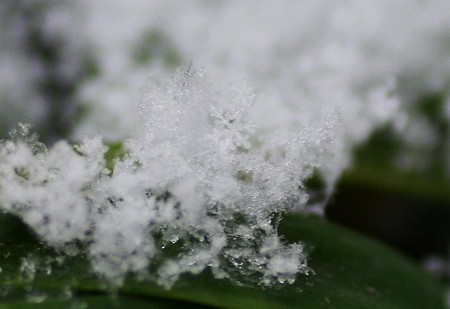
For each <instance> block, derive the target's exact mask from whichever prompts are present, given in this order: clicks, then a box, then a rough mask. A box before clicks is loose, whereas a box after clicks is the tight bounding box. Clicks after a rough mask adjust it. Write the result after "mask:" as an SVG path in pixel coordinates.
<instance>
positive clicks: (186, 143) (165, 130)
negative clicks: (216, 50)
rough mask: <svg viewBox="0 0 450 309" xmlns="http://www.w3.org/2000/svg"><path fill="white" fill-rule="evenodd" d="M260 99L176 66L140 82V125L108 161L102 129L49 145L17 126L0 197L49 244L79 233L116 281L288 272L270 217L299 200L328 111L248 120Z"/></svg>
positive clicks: (2, 167) (318, 152) (325, 137)
mask: <svg viewBox="0 0 450 309" xmlns="http://www.w3.org/2000/svg"><path fill="white" fill-rule="evenodd" d="M257 106H258V99H257V98H256V97H255V95H254V94H253V92H252V89H251V87H249V86H247V85H245V84H244V85H243V86H242V87H237V86H229V87H225V88H223V89H222V88H219V87H217V86H215V85H213V84H211V83H210V82H209V81H208V79H207V77H206V74H205V73H204V72H203V71H202V70H198V69H192V68H188V69H180V70H178V71H177V72H176V73H175V74H174V75H173V77H172V78H170V79H169V80H168V81H166V82H164V83H160V84H157V83H151V84H149V85H148V86H147V87H146V88H144V89H143V94H142V100H141V102H140V104H139V105H138V111H139V114H140V122H139V123H138V126H139V127H140V129H139V132H140V133H139V134H137V135H136V136H134V137H133V138H131V139H129V140H128V141H127V142H126V143H125V145H124V147H125V149H126V155H125V156H124V157H123V158H121V159H117V160H116V162H115V167H114V171H113V172H111V171H108V170H106V169H105V160H104V159H103V157H104V154H105V151H106V147H105V146H104V145H103V144H102V142H101V141H100V139H99V138H93V139H86V140H84V141H83V142H82V143H80V144H77V145H76V146H74V147H72V146H70V145H69V144H68V143H67V142H65V141H62V142H59V143H57V144H55V145H54V146H53V147H52V148H51V149H48V150H47V149H46V148H45V147H44V146H42V144H40V143H39V142H37V141H36V139H35V138H27V137H26V136H27V133H28V132H27V131H28V127H26V126H22V127H21V129H20V130H18V131H16V132H15V134H13V137H14V138H13V139H12V140H9V141H5V142H3V143H2V144H1V147H0V176H1V177H0V205H2V208H3V210H6V211H8V212H11V213H14V214H16V215H18V216H19V217H21V218H22V219H23V220H24V221H25V222H26V223H27V224H29V225H30V226H31V227H32V228H33V229H34V230H35V231H36V233H37V234H39V236H40V237H42V238H43V239H44V240H45V241H46V242H47V243H48V244H49V245H52V246H56V247H62V246H66V248H73V245H71V243H73V242H74V241H75V240H77V241H81V242H84V243H85V244H86V245H87V250H88V256H89V257H90V260H91V263H92V268H93V270H94V271H95V272H96V273H98V274H99V275H100V276H102V277H104V278H106V279H107V280H108V281H109V282H112V283H114V284H120V283H121V282H122V280H123V279H124V277H125V275H126V274H128V273H134V274H136V276H137V278H151V279H154V280H156V281H157V282H158V283H159V284H161V285H163V286H166V287H170V286H171V285H172V284H173V283H174V282H175V281H176V280H177V279H178V278H179V276H180V275H181V274H183V273H188V272H190V273H193V274H197V273H199V272H201V271H203V270H204V269H205V268H209V269H211V271H212V273H213V274H214V275H215V276H216V277H218V278H225V277H228V278H231V279H234V280H237V281H245V280H247V281H251V282H259V283H261V284H273V283H275V282H282V283H284V282H288V283H292V282H293V281H294V280H295V278H296V276H297V274H298V273H305V272H307V271H308V266H307V262H306V256H305V253H304V251H303V247H302V246H301V244H298V243H297V244H285V243H284V242H283V241H282V240H281V238H280V237H279V235H278V233H277V227H278V223H279V220H280V218H281V216H282V215H283V214H284V213H285V212H286V211H288V210H290V209H292V208H293V207H302V206H304V205H305V203H306V200H307V198H308V196H307V194H306V192H305V190H304V181H305V180H306V179H307V178H309V177H310V176H311V175H312V173H313V172H314V170H315V169H316V168H317V167H319V166H321V165H322V163H323V162H324V161H325V160H327V159H329V158H330V156H331V153H330V149H332V145H333V132H334V128H335V125H336V117H335V116H333V115H329V117H325V118H323V119H321V120H319V119H317V121H316V122H315V123H309V122H308V123H298V125H297V126H296V127H292V128H278V129H276V130H267V127H264V126H261V125H258V123H257V122H256V121H254V120H253V115H254V113H255V112H254V109H258V107H257ZM67 246H69V247H67ZM65 251H67V250H65ZM75 254H76V252H75ZM243 278H246V279H243Z"/></svg>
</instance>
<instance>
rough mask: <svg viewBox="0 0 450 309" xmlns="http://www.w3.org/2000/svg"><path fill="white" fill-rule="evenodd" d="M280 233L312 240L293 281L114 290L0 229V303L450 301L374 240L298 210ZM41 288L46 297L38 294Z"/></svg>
mask: <svg viewBox="0 0 450 309" xmlns="http://www.w3.org/2000/svg"><path fill="white" fill-rule="evenodd" d="M10 221H11V218H10V217H9V216H8V217H3V218H1V219H0V223H2V225H1V227H2V228H1V229H9V227H8V225H9V223H8V222H10ZM11 224H12V225H15V227H13V228H12V229H10V230H15V231H16V233H18V230H17V221H16V220H12V223H11ZM26 233H27V232H26V231H25V234H26ZM280 233H281V234H282V235H285V236H286V240H287V241H289V242H291V241H302V242H303V243H305V244H306V249H307V250H308V251H309V257H310V266H311V268H312V269H313V271H314V274H310V275H309V276H306V275H301V276H299V277H298V279H297V281H296V282H295V283H294V284H292V285H281V284H280V285H279V286H275V287H270V288H267V287H266V288H263V287H260V286H239V285H237V284H234V283H232V282H230V281H228V280H217V279H214V278H213V277H212V275H211V274H210V273H209V272H204V273H202V274H201V275H199V276H191V275H186V276H183V277H182V278H181V279H180V280H179V281H178V282H177V283H176V284H175V285H174V287H173V288H172V289H171V290H165V289H163V288H161V287H159V286H157V285H156V284H154V283H152V282H139V281H137V280H136V279H134V278H129V280H127V282H126V283H125V285H124V287H123V288H121V289H120V290H118V291H115V292H114V293H112V292H111V291H110V289H108V287H107V286H106V285H105V284H104V282H102V281H101V280H100V279H98V278H96V277H95V276H93V275H92V274H91V273H90V272H89V266H88V262H87V261H86V260H85V259H84V258H83V257H80V256H79V255H78V256H76V257H73V258H66V260H65V262H64V263H62V264H61V265H59V264H58V260H57V259H56V256H57V255H56V253H55V252H54V251H53V250H50V249H48V248H45V247H44V246H42V245H40V244H39V243H38V242H37V241H33V240H32V237H30V236H27V237H24V238H20V237H17V236H14V235H13V237H12V238H14V242H12V241H10V235H8V234H6V233H0V243H2V246H1V247H0V249H1V251H0V252H1V254H0V267H1V268H2V273H1V274H0V299H1V301H0V308H1V309H3V308H66V307H70V306H72V307H73V308H77V307H76V306H77V305H78V304H81V305H83V304H87V305H88V306H89V308H103V307H104V308H106V307H114V306H115V307H117V308H131V307H137V308H139V307H149V308H171V307H177V306H178V307H179V308H180V307H193V305H194V304H195V306H197V307H198V306H200V305H202V306H213V307H216V308H446V306H445V301H444V299H445V297H444V295H445V293H444V289H443V287H442V286H441V285H440V284H439V283H437V282H436V281H435V280H434V279H433V278H431V277H430V276H429V275H427V274H425V273H424V272H423V271H422V270H421V269H420V268H419V267H418V266H417V265H415V264H413V263H412V262H410V261H409V260H408V259H406V258H405V257H403V256H401V255H400V254H398V253H396V252H395V251H393V250H391V249H389V248H387V247H385V246H383V245H381V244H379V243H377V242H375V241H373V240H370V239H367V238H365V237H363V236H361V235H358V234H356V233H354V232H351V231H349V230H347V229H344V228H342V227H339V226H336V225H334V224H330V223H327V222H324V221H322V220H320V219H317V218H311V217H302V216H298V215H289V216H287V217H286V218H285V219H284V220H283V221H282V224H281V227H280ZM20 239H23V240H20ZM26 256H31V257H32V258H33V259H34V261H35V262H36V264H37V265H41V267H37V269H38V271H37V272H36V274H35V279H34V280H27V276H24V275H23V274H21V273H20V271H19V268H20V266H21V263H22V262H23V260H22V258H23V257H26ZM50 257H53V259H49V258H50ZM48 265H50V266H51V267H48ZM45 266H47V267H45ZM49 269H50V270H49ZM28 279H29V278H28ZM69 288H70V291H71V294H73V296H72V297H70V299H67V298H64V295H65V291H66V292H67V289H69ZM30 293H31V294H30ZM33 293H34V294H33ZM66 294H67V293H66ZM30 295H31V301H34V303H33V302H30ZM42 295H45V297H43V298H39V296H42ZM35 296H36V297H35ZM36 305H39V307H37V306H36ZM79 308H83V307H82V306H81V307H79Z"/></svg>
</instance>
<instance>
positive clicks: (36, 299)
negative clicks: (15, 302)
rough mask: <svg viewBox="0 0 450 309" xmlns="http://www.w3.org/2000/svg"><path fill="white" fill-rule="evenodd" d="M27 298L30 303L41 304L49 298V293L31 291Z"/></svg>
mask: <svg viewBox="0 0 450 309" xmlns="http://www.w3.org/2000/svg"><path fill="white" fill-rule="evenodd" d="M25 298H26V300H27V302H29V303H33V304H40V303H42V302H43V301H45V300H46V299H47V294H45V293H44V292H40V291H31V292H29V293H28V294H27V295H26V297H25Z"/></svg>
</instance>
